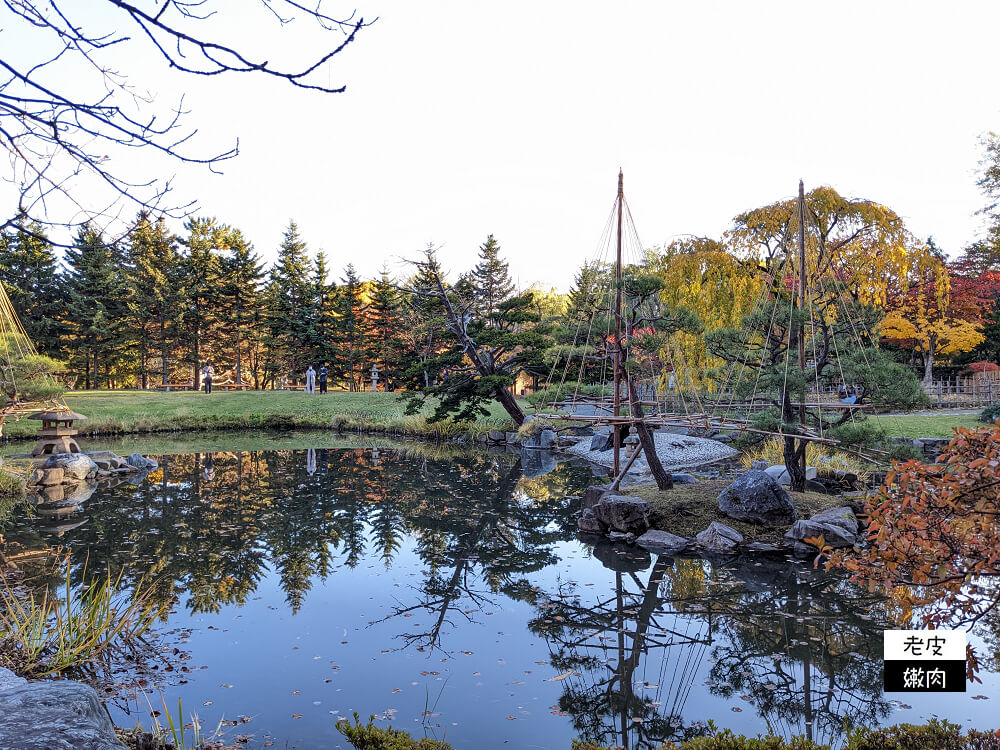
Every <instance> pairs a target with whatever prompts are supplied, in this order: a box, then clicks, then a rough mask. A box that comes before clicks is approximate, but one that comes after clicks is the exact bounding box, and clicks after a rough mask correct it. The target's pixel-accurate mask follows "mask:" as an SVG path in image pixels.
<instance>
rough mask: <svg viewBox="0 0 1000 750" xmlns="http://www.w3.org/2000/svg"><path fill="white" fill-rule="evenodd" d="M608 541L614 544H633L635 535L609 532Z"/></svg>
mask: <svg viewBox="0 0 1000 750" xmlns="http://www.w3.org/2000/svg"><path fill="white" fill-rule="evenodd" d="M608 539H610V540H611V541H612V542H625V543H626V544H632V542H634V541H635V534H633V533H632V532H631V531H630V532H628V533H627V534H626V533H624V532H621V531H609V532H608Z"/></svg>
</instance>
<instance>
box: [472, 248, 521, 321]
mask: <svg viewBox="0 0 1000 750" xmlns="http://www.w3.org/2000/svg"><path fill="white" fill-rule="evenodd" d="M470 280H471V282H472V285H473V287H474V289H475V295H476V301H477V303H478V304H477V307H478V311H479V313H480V314H482V315H483V316H484V318H485V319H486V320H490V319H491V318H492V317H493V315H494V313H495V312H496V310H497V308H498V307H499V305H500V303H502V302H504V301H505V300H507V299H509V298H510V296H511V295H512V294H513V293H514V282H513V281H511V278H510V267H509V265H508V264H507V261H505V260H502V259H501V258H500V244H499V243H498V242H497V241H496V239H495V238H494V237H493V235H492V234H491V235H490V236H489V237H487V238H486V242H484V243H483V244H482V245H480V247H479V263H477V264H476V267H475V268H473V269H472V274H471V279H470Z"/></svg>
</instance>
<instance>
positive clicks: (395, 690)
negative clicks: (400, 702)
mask: <svg viewBox="0 0 1000 750" xmlns="http://www.w3.org/2000/svg"><path fill="white" fill-rule="evenodd" d="M392 692H394V693H398V692H401V691H400V689H399V688H393V689H392Z"/></svg>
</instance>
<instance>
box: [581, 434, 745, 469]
mask: <svg viewBox="0 0 1000 750" xmlns="http://www.w3.org/2000/svg"><path fill="white" fill-rule="evenodd" d="M653 437H654V439H655V441H656V453H657V455H659V457H660V461H661V462H662V463H663V468H664V469H667V470H668V471H672V470H674V469H687V468H690V467H692V466H701V465H703V464H709V463H712V462H713V461H721V460H722V459H724V458H731V457H732V456H737V455H739V451H738V450H736V449H735V448H732V447H730V446H728V445H726V444H725V443H720V442H718V441H717V440H709V439H708V438H697V437H688V436H686V435H671V434H668V433H656V434H654V436H653ZM566 450H567V452H569V453H572V454H573V455H574V456H580V457H581V458H585V459H587V460H588V461H590V462H591V463H595V464H597V465H598V466H612V465H613V464H614V460H615V459H614V451H610V450H607V451H592V450H590V438H589V437H588V438H584V439H583V440H581V441H580V442H578V443H577V444H576V445H573V446H570V447H569V448H567V449H566ZM621 455H622V457H621V461H622V464H623V465H624V463H625V461H626V460H627V459H626V458H625V451H624V450H622V454H621ZM629 474H649V464H648V463H647V462H646V457H645V456H644V455H640V456H639V458H637V459H636V461H635V463H634V464H632V468H631V469H630V470H629Z"/></svg>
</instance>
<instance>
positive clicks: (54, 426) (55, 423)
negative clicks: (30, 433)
mask: <svg viewBox="0 0 1000 750" xmlns="http://www.w3.org/2000/svg"><path fill="white" fill-rule="evenodd" d="M28 419H40V420H42V429H40V430H39V431H38V442H37V443H35V448H34V450H32V451H31V455H32V456H45V455H48V454H50V453H80V452H81V451H80V446H79V445H77V444H76V440H74V439H73V438H74V437H76V434H77V430H75V429H74V428H73V422H74V421H76V420H77V419H86V417H85V416H83V415H82V414H77V413H76V412H75V411H69V410H68V409H64V410H61V411H42V412H38V413H37V414H32V415H31V416H30V417H28Z"/></svg>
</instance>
